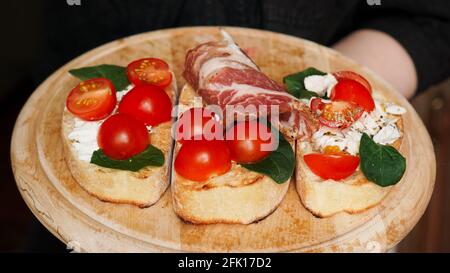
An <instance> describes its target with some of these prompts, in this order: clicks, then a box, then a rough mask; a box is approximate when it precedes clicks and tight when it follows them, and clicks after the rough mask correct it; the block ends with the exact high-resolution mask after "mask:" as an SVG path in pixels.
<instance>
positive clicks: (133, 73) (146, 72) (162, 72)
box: [127, 58, 172, 88]
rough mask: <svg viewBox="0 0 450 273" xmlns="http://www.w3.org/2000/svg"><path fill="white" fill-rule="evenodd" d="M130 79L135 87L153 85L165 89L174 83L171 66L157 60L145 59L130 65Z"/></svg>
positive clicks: (128, 71)
mask: <svg viewBox="0 0 450 273" xmlns="http://www.w3.org/2000/svg"><path fill="white" fill-rule="evenodd" d="M127 74H128V79H129V80H130V82H132V83H133V84H135V85H141V84H152V85H156V86H159V87H161V88H164V87H166V86H168V85H169V84H170V83H171V82H172V73H171V72H170V71H169V65H168V64H167V63H166V62H164V61H163V60H160V59H157V58H145V59H140V60H137V61H134V62H132V63H130V64H129V65H128V67H127Z"/></svg>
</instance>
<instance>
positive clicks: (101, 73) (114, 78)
mask: <svg viewBox="0 0 450 273" xmlns="http://www.w3.org/2000/svg"><path fill="white" fill-rule="evenodd" d="M69 73H70V74H72V75H73V76H75V77H77V78H79V79H80V80H82V81H85V80H90V79H94V78H107V79H108V80H110V81H111V82H112V83H113V85H114V87H115V88H116V91H117V92H120V91H123V90H124V89H125V88H127V86H128V85H129V84H130V82H129V81H128V77H127V69H126V68H125V67H122V66H117V65H111V64H102V65H99V66H91V67H83V68H78V69H72V70H69Z"/></svg>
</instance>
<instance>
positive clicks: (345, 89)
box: [331, 79, 375, 112]
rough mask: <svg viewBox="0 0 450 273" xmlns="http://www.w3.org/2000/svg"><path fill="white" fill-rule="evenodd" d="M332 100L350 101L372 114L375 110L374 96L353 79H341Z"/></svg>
mask: <svg viewBox="0 0 450 273" xmlns="http://www.w3.org/2000/svg"><path fill="white" fill-rule="evenodd" d="M331 100H333V101H348V102H352V103H355V104H357V105H359V106H361V107H362V108H363V109H364V110H365V111H367V112H370V111H372V110H373V109H374V108H375V102H374V101H373V98H372V95H371V94H370V92H369V90H368V89H367V88H366V87H364V85H362V84H360V83H359V82H357V81H355V80H351V79H340V80H339V81H338V83H337V84H336V85H335V86H334V87H333V90H332V91H331Z"/></svg>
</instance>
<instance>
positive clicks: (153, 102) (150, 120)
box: [119, 84, 172, 126]
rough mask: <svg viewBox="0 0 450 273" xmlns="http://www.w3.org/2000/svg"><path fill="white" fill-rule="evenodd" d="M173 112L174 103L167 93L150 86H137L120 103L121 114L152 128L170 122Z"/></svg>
mask: <svg viewBox="0 0 450 273" xmlns="http://www.w3.org/2000/svg"><path fill="white" fill-rule="evenodd" d="M171 112H172V102H171V101H170V98H169V96H168V95H167V93H166V92H165V91H164V90H163V89H161V88H160V87H157V86H153V85H150V84H145V85H139V86H135V87H134V88H133V89H131V91H130V92H128V93H127V94H126V95H125V96H123V98H122V100H121V101H120V103H119V113H124V114H129V115H130V116H133V117H135V118H136V119H138V120H141V121H142V122H144V123H145V124H146V125H151V126H156V125H158V124H160V123H163V122H166V121H169V120H170V119H171Z"/></svg>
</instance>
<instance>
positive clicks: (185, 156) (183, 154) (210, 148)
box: [174, 140, 231, 182]
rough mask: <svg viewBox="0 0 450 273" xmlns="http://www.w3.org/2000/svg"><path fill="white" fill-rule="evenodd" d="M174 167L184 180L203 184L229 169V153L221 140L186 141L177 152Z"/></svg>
mask: <svg viewBox="0 0 450 273" xmlns="http://www.w3.org/2000/svg"><path fill="white" fill-rule="evenodd" d="M174 166H175V171H176V172H177V173H178V174H179V175H181V176H183V177H184V178H186V179H189V180H193V181H198V182H203V181H206V180H208V179H210V178H211V177H213V176H218V175H222V174H224V173H226V172H228V171H229V170H230V169H231V158H230V151H229V150H228V147H227V145H226V144H225V142H224V141H223V140H194V141H187V142H186V143H184V144H183V146H181V148H180V150H179V151H178V154H177V157H176V158H175V163H174Z"/></svg>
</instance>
